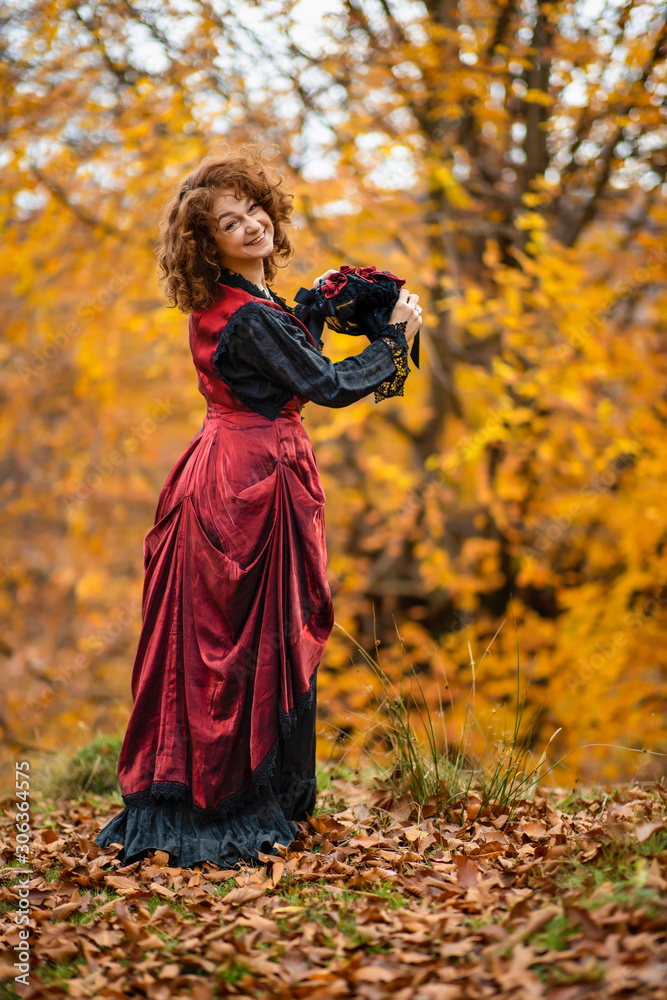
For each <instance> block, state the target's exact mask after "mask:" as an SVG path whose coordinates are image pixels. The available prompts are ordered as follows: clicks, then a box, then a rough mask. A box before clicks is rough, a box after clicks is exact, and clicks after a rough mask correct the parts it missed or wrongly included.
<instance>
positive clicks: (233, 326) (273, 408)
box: [213, 276, 292, 420]
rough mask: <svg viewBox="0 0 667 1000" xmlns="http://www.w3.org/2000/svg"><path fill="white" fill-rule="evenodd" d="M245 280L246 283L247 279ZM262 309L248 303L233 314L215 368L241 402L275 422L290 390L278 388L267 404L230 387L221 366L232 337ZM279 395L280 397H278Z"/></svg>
mask: <svg viewBox="0 0 667 1000" xmlns="http://www.w3.org/2000/svg"><path fill="white" fill-rule="evenodd" d="M239 277H240V276H239ZM243 280H244V281H245V278H244V279H243ZM247 284H250V282H247ZM253 287H254V286H253ZM261 308H262V307H261V305H259V304H258V303H257V302H246V303H245V304H244V305H242V306H239V308H238V309H237V310H236V312H235V313H232V315H231V316H230V318H229V320H228V322H227V323H226V324H225V328H224V329H223V331H222V333H221V334H220V338H219V340H218V345H217V347H216V349H215V351H214V352H213V368H214V371H215V373H216V375H217V376H218V378H220V379H222V381H223V382H224V383H225V385H227V386H229V388H230V389H231V390H232V392H234V393H236V395H237V396H238V397H239V399H240V400H241V402H243V403H245V404H246V406H249V407H250V408H251V409H252V410H255V412H256V413H259V414H261V415H262V416H263V417H268V418H269V420H275V419H276V417H277V416H278V414H279V413H280V411H281V410H282V408H283V406H284V405H285V403H286V402H287V401H288V400H289V399H291V398H292V394H291V393H290V392H289V390H286V389H280V388H279V387H278V386H276V392H275V394H274V395H275V402H272V401H270V400H267V401H266V402H264V401H263V400H258V399H257V398H256V397H255V396H252V395H249V394H247V393H244V392H243V391H239V390H238V389H236V388H234V386H232V385H229V382H227V380H226V379H225V376H224V374H223V372H222V370H221V366H220V358H221V357H222V355H223V354H224V353H225V351H226V350H227V344H228V343H229V339H230V337H232V336H233V334H235V333H236V331H237V330H238V328H239V327H240V326H241V325H242V323H243V320H244V319H245V318H246V317H247V316H251V315H253V314H255V313H256V312H257V310H258V309H261ZM279 393H280V395H278V394H279Z"/></svg>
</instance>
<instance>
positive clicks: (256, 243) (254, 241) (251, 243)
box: [246, 229, 266, 247]
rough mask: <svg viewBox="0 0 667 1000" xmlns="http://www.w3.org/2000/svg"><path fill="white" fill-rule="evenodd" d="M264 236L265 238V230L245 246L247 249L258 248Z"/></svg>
mask: <svg viewBox="0 0 667 1000" xmlns="http://www.w3.org/2000/svg"><path fill="white" fill-rule="evenodd" d="M265 236H266V229H265V230H264V231H263V232H262V235H261V236H258V237H257V239H256V240H251V241H250V243H246V246H247V247H256V246H258V245H259V244H260V243H261V242H262V240H263V239H264V237H265Z"/></svg>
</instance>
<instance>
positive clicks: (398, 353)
mask: <svg viewBox="0 0 667 1000" xmlns="http://www.w3.org/2000/svg"><path fill="white" fill-rule="evenodd" d="M407 326H408V324H407V322H403V323H391V324H390V325H389V326H387V327H386V329H385V330H383V331H382V337H383V338H384V337H389V338H390V339H391V343H390V344H389V343H387V341H386V340H385V343H386V344H387V346H388V347H389V350H390V351H391V354H392V358H393V361H394V365H395V366H396V373H395V374H394V375H392V377H391V378H389V379H386V380H385V381H384V382H381V383H380V385H378V386H377V388H376V389H375V402H376V403H379V402H380V401H381V400H383V399H389V398H390V397H391V396H402V395H403V386H404V385H405V380H406V378H407V377H408V375H409V374H410V372H411V371H412V369H411V368H410V367H409V366H408V342H407V340H406V338H405V331H406V329H407Z"/></svg>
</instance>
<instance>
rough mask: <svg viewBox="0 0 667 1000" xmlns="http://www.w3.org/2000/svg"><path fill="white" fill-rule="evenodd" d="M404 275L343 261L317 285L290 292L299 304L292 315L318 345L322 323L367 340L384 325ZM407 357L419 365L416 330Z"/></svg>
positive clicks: (379, 332)
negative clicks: (338, 268) (363, 335)
mask: <svg viewBox="0 0 667 1000" xmlns="http://www.w3.org/2000/svg"><path fill="white" fill-rule="evenodd" d="M404 284H405V279H404V278H397V277H396V275H395V274H391V272H389V271H378V270H377V268H375V267H373V266H372V265H371V266H368V267H350V266H349V265H348V264H343V265H342V267H341V268H340V270H338V271H334V273H333V274H331V275H329V277H328V278H327V279H326V281H320V283H319V285H318V287H317V288H300V289H299V291H298V292H297V293H296V295H295V296H294V298H295V301H296V302H298V303H299V305H298V306H297V307H296V309H295V315H296V317H297V319H299V320H300V321H301V322H302V323H303V324H304V325H305V326H307V327H308V329H309V330H310V332H311V334H312V335H313V337H314V339H315V341H316V342H317V345H318V347H320V346H321V343H322V330H323V328H324V324H325V323H326V324H327V326H328V327H330V328H331V329H332V330H337V331H338V332H339V333H347V334H349V335H350V336H359V335H360V334H365V335H366V336H367V337H368V339H369V340H370V341H371V343H372V342H373V341H374V340H377V339H378V338H379V337H380V336H381V335H382V332H383V331H384V330H385V329H386V327H387V325H388V323H389V318H390V316H391V314H392V311H393V309H394V306H395V305H396V303H397V301H398V295H399V290H400V288H401V287H402V286H403V285H404ZM410 357H411V358H412V360H413V361H414V363H415V366H416V367H417V368H419V331H417V334H416V335H415V337H414V339H413V342H412V349H411V351H410Z"/></svg>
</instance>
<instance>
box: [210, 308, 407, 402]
mask: <svg viewBox="0 0 667 1000" xmlns="http://www.w3.org/2000/svg"><path fill="white" fill-rule="evenodd" d="M391 336H392V333H391V331H390V330H388V332H387V337H391ZM396 337H397V339H398V340H399V342H400V337H401V334H400V333H397V334H396ZM403 340H405V337H404V336H403ZM213 363H214V368H215V371H216V373H217V374H218V375H219V377H220V378H222V379H223V381H225V382H226V383H227V384H228V385H229V386H230V388H232V389H234V390H235V391H236V392H237V394H238V395H240V396H241V398H243V399H244V400H245V401H247V402H248V403H249V405H253V404H252V403H251V402H250V400H251V398H252V396H253V395H257V394H261V396H262V409H261V410H260V412H264V413H266V414H267V415H268V416H271V417H272V418H273V417H274V416H275V415H277V413H278V412H279V410H280V408H281V406H282V405H284V402H285V400H286V398H288V397H289V395H290V394H295V395H298V396H303V397H304V398H306V399H311V400H313V402H315V403H319V404H320V405H322V406H331V407H341V406H348V405H349V404H350V403H354V402H356V400H358V399H362V398H363V397H364V396H367V395H368V394H369V393H370V392H372V391H373V390H375V389H377V388H378V386H380V385H383V384H385V383H387V384H388V391H387V394H388V395H396V394H397V391H396V390H394V391H391V384H392V382H393V380H394V379H395V378H396V375H397V371H396V369H397V364H396V360H395V354H394V348H393V347H390V345H389V343H388V342H387V340H382V339H380V340H377V341H376V342H375V343H373V344H369V345H368V346H367V347H366V348H365V349H364V350H363V351H362V352H361V353H360V354H357V355H354V356H352V357H349V358H344V359H343V360H342V361H337V362H335V363H334V362H332V361H331V360H330V359H329V358H327V357H326V356H325V355H323V354H321V353H320V352H319V350H318V349H317V348H316V347H314V346H313V344H312V342H311V341H310V340H309V338H308V335H307V333H306V332H305V330H304V329H303V328H302V327H301V325H300V324H299V323H298V322H297V320H295V318H294V317H293V316H291V315H289V314H287V313H284V312H281V311H279V310H277V309H269V308H267V307H266V306H263V305H262V304H261V303H258V302H256V303H248V304H246V305H243V306H241V307H240V309H238V310H237V312H236V313H235V314H234V315H233V316H232V317H231V319H230V320H229V322H228V324H227V326H226V328H225V330H224V331H223V333H222V335H221V338H220V342H219V343H218V347H217V349H216V351H215V354H214V356H213ZM380 398H382V399H384V398H386V397H385V395H382V396H381V397H380Z"/></svg>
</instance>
